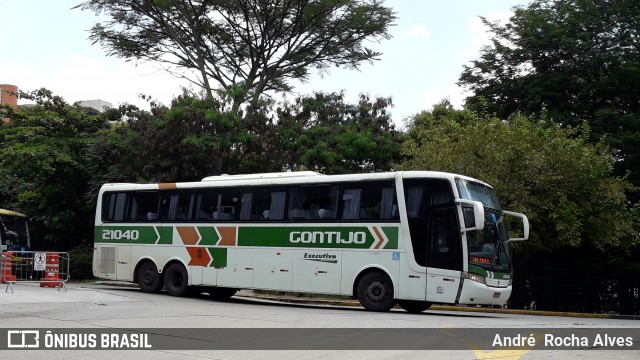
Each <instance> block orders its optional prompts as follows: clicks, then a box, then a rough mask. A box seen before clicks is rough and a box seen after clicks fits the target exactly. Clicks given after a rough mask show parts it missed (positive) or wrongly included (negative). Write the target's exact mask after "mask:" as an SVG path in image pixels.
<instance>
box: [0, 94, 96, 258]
mask: <svg viewBox="0 0 640 360" xmlns="http://www.w3.org/2000/svg"><path fill="white" fill-rule="evenodd" d="M20 96H21V98H23V99H29V100H32V101H35V103H36V104H35V105H34V106H32V107H26V108H22V109H20V110H17V111H15V112H14V111H11V112H10V113H9V117H10V118H11V121H10V122H8V123H3V124H0V203H2V204H3V206H5V207H9V208H11V209H15V210H19V211H21V212H24V213H26V214H28V215H29V216H30V217H31V225H32V237H33V238H34V240H35V241H34V244H35V245H40V247H39V249H42V250H44V249H52V248H53V249H66V248H68V247H69V246H71V245H72V244H73V243H75V242H76V241H79V240H81V239H83V238H87V237H88V236H89V234H90V233H91V232H90V231H89V222H90V219H91V217H92V214H93V213H94V209H93V207H89V206H87V205H86V204H85V203H84V201H83V199H82V194H84V193H85V192H86V191H87V187H86V185H87V181H88V179H89V178H90V176H91V175H90V174H89V173H88V172H87V166H86V163H85V161H84V158H83V154H84V153H85V151H86V149H87V146H88V143H89V142H90V141H91V139H92V137H93V136H94V134H95V133H96V132H98V131H99V130H100V129H102V128H104V127H105V125H106V121H105V119H103V118H102V117H101V116H100V115H99V114H98V113H97V112H96V111H95V110H93V109H89V108H82V107H80V106H77V105H69V104H67V103H66V102H65V101H64V100H63V99H62V98H60V97H58V96H53V95H52V93H51V92H50V91H48V90H45V89H40V90H37V91H33V92H31V93H21V94H20Z"/></svg>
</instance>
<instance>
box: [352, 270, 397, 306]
mask: <svg viewBox="0 0 640 360" xmlns="http://www.w3.org/2000/svg"><path fill="white" fill-rule="evenodd" d="M357 291H358V293H357V295H358V301H360V304H361V305H362V306H363V307H364V308H365V309H367V310H369V311H389V309H391V308H392V307H393V306H394V305H395V304H396V300H395V299H394V298H393V283H392V282H391V279H390V278H389V277H388V276H387V275H386V274H385V273H382V272H379V271H376V272H371V273H368V274H366V275H365V276H363V277H362V278H361V279H360V282H358V290H357Z"/></svg>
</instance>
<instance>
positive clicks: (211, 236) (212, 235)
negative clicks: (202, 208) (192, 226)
mask: <svg viewBox="0 0 640 360" xmlns="http://www.w3.org/2000/svg"><path fill="white" fill-rule="evenodd" d="M198 232H200V236H202V240H200V242H199V243H198V245H216V244H217V243H218V241H219V240H220V237H219V236H218V233H217V232H216V229H215V228H214V227H212V226H198Z"/></svg>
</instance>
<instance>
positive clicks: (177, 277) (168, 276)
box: [164, 263, 189, 296]
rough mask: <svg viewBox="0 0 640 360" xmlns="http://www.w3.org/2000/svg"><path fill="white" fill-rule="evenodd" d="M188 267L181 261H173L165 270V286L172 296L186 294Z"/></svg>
mask: <svg viewBox="0 0 640 360" xmlns="http://www.w3.org/2000/svg"><path fill="white" fill-rule="evenodd" d="M188 283H189V281H188V275H187V269H185V268H184V266H182V264H180V263H173V264H171V265H169V268H167V270H165V272H164V288H165V289H166V290H167V293H168V294H169V295H171V296H184V295H186V293H187V288H188Z"/></svg>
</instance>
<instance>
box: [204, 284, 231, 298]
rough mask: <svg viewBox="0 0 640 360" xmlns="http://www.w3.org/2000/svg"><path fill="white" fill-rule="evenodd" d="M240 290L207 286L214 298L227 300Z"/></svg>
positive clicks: (208, 291)
mask: <svg viewBox="0 0 640 360" xmlns="http://www.w3.org/2000/svg"><path fill="white" fill-rule="evenodd" d="M236 292H238V289H234V288H225V287H210V288H207V293H208V294H209V296H210V297H211V298H212V299H213V300H227V299H228V298H230V297H232V296H233V295H235V294H236Z"/></svg>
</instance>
